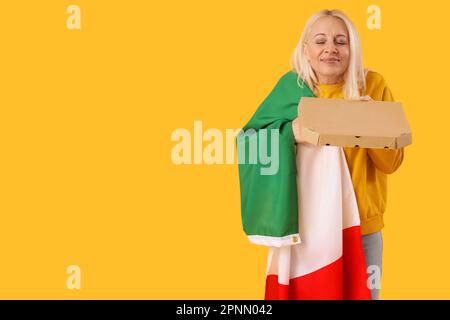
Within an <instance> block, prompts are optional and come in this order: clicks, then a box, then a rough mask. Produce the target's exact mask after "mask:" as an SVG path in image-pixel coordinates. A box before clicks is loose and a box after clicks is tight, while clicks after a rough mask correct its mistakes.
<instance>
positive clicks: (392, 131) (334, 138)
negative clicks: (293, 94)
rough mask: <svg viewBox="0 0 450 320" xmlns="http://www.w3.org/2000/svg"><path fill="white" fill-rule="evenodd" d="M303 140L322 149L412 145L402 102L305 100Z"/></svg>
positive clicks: (301, 116)
mask: <svg viewBox="0 0 450 320" xmlns="http://www.w3.org/2000/svg"><path fill="white" fill-rule="evenodd" d="M298 114H299V124H300V125H299V127H300V129H299V130H300V134H301V136H302V138H303V139H304V140H306V141H308V142H309V143H312V144H315V145H319V146H325V145H330V146H343V147H360V148H386V149H400V148H402V147H405V146H407V145H409V144H411V143H412V135H411V130H410V128H409V124H408V121H407V120H406V117H405V114H404V112H403V109H402V105H401V103H400V102H388V101H356V100H344V99H323V98H309V97H303V98H301V99H300V103H299V105H298Z"/></svg>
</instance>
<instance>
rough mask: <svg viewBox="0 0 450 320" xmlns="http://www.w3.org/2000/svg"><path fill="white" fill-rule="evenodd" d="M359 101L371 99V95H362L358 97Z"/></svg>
mask: <svg viewBox="0 0 450 320" xmlns="http://www.w3.org/2000/svg"><path fill="white" fill-rule="evenodd" d="M359 99H360V100H361V101H373V99H372V97H371V96H362V97H360V98H359Z"/></svg>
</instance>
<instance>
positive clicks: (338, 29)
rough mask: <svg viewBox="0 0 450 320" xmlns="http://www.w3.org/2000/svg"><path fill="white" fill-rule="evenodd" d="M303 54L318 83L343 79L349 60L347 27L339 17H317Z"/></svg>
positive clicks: (335, 81)
mask: <svg viewBox="0 0 450 320" xmlns="http://www.w3.org/2000/svg"><path fill="white" fill-rule="evenodd" d="M305 55H306V58H307V59H308V61H309V63H310V65H311V67H312V69H313V70H314V72H315V73H316V76H317V78H318V81H319V83H322V84H335V83H339V82H341V81H343V79H344V74H345V71H346V70H347V67H348V63H349V60H350V46H349V37H348V31H347V27H346V26H345V23H344V21H342V20H341V19H339V18H336V17H332V16H327V17H321V18H319V19H318V20H317V21H316V22H315V23H314V24H313V25H312V27H311V30H310V33H309V35H308V38H307V39H306V47H305Z"/></svg>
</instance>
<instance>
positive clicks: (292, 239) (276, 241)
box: [247, 233, 302, 247]
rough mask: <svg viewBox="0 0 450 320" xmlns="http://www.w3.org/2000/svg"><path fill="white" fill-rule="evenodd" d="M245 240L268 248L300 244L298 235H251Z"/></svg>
mask: <svg viewBox="0 0 450 320" xmlns="http://www.w3.org/2000/svg"><path fill="white" fill-rule="evenodd" d="M247 238H248V240H250V242H251V243H253V244H259V245H264V246H270V247H282V246H290V245H294V244H299V243H301V242H302V241H301V239H300V234H299V233H294V234H290V235H288V236H284V237H270V236H259V235H251V236H247Z"/></svg>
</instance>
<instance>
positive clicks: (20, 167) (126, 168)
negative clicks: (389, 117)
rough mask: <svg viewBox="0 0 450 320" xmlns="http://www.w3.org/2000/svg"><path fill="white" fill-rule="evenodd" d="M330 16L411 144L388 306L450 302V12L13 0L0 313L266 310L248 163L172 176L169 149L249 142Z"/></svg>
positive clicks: (8, 15)
mask: <svg viewBox="0 0 450 320" xmlns="http://www.w3.org/2000/svg"><path fill="white" fill-rule="evenodd" d="M70 4H77V5H79V6H80V8H81V30H69V29H68V28H67V27H66V19H67V17H68V16H69V15H68V14H67V13H66V8H67V6H68V5H70ZM371 4H376V5H378V6H380V7H381V13H382V21H381V23H382V29H381V30H368V29H367V27H366V19H367V17H368V15H367V14H366V8H367V7H368V6H369V5H371ZM324 8H329V9H331V8H339V9H342V10H344V11H345V12H346V13H347V14H348V15H349V16H350V18H351V19H352V20H353V21H354V23H355V24H356V26H357V28H358V30H359V32H360V36H361V39H362V45H363V53H364V61H365V65H366V66H367V67H370V68H373V69H374V70H376V71H378V72H380V73H381V74H383V75H384V76H385V78H386V79H387V81H388V83H389V85H390V87H391V89H392V91H393V94H394V97H395V98H396V100H398V101H401V102H402V103H403V105H404V107H405V109H406V113H407V116H408V119H409V121H410V125H411V128H412V131H413V145H412V146H410V147H408V148H407V150H406V154H405V160H404V163H403V165H402V167H401V168H400V169H399V171H397V172H396V173H395V174H394V175H392V176H391V177H390V180H389V194H388V210H387V212H386V215H385V223H386V227H385V229H384V231H383V232H384V233H383V237H384V257H383V279H382V290H381V298H382V299H420V298H424V299H431V298H438V299H441V298H450V277H449V276H448V270H450V258H449V254H448V252H449V250H448V247H449V245H450V239H449V231H448V230H449V224H450V215H449V213H450V212H449V199H450V197H449V195H448V186H447V185H448V181H450V172H449V170H448V169H447V168H448V163H449V160H450V159H449V152H448V149H447V147H446V146H447V144H448V142H449V131H448V130H449V119H450V109H449V105H448V97H447V95H448V91H449V89H448V83H447V77H448V74H449V72H450V70H449V63H448V54H449V51H448V50H449V46H448V31H449V30H446V29H444V28H445V27H444V26H445V25H446V22H447V21H448V19H449V18H448V9H449V5H448V3H447V1H431V0H430V1H427V2H426V4H419V3H415V2H413V1H381V0H379V1H378V0H377V1H298V0H297V1H276V2H275V1H236V0H233V1H230V0H227V1H219V0H218V1H164V2H160V1H158V2H157V1H137V0H134V1H100V0H96V1H88V0H84V1H82V0H72V1H62V0H61V1H56V0H55V1H32V0H30V1H3V2H2V6H1V10H0V34H1V37H0V39H1V43H2V44H1V50H0V57H1V59H0V64H1V65H0V81H1V82H0V106H1V109H0V110H1V114H0V143H1V144H0V146H1V149H0V150H1V151H0V152H1V153H0V164H1V165H0V214H1V215H0V217H1V222H0V243H1V250H0V257H1V260H0V298H25V299H29V298H43V299H46V298H56V299H60V298H70V299H79V298H87V299H90V298H105V299H108V298H124V299H131V298H136V299H262V298H263V297H264V281H265V278H264V275H265V268H266V259H267V249H266V248H265V247H263V246H256V245H253V244H251V243H249V241H248V240H247V238H246V237H245V235H244V233H243V231H242V228H241V220H240V219H241V217H240V198H239V197H240V196H239V181H238V174H237V173H238V171H237V166H236V165H235V164H233V165H226V164H224V165H209V166H208V165H206V164H203V165H184V166H176V165H174V164H173V163H172V162H171V149H172V147H173V146H174V145H175V144H176V143H175V142H172V141H171V139H170V136H171V133H172V131H173V130H175V129H177V128H187V129H189V130H190V131H191V132H193V122H194V120H201V121H203V130H206V129H208V128H218V129H220V130H221V131H222V132H223V133H225V129H226V128H240V127H242V126H243V125H244V124H245V123H246V122H247V121H248V119H249V118H250V116H251V115H252V114H253V112H254V111H255V110H256V108H257V107H258V106H259V104H260V103H261V102H262V100H263V99H264V98H265V96H266V95H267V94H268V93H269V91H270V90H271V89H272V88H273V86H274V84H275V83H276V81H277V80H278V79H279V77H280V76H281V75H282V74H283V73H284V72H286V71H287V70H288V68H289V66H288V60H289V58H290V56H291V53H292V51H293V50H294V48H295V46H296V44H297V42H298V40H299V38H300V34H301V31H302V29H303V26H304V23H305V21H306V19H307V18H308V17H309V16H310V15H311V14H312V13H314V12H316V11H318V10H320V9H324ZM69 265H78V266H80V268H81V289H80V290H69V289H68V288H67V287H66V279H67V277H68V274H66V268H67V266H69Z"/></svg>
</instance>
